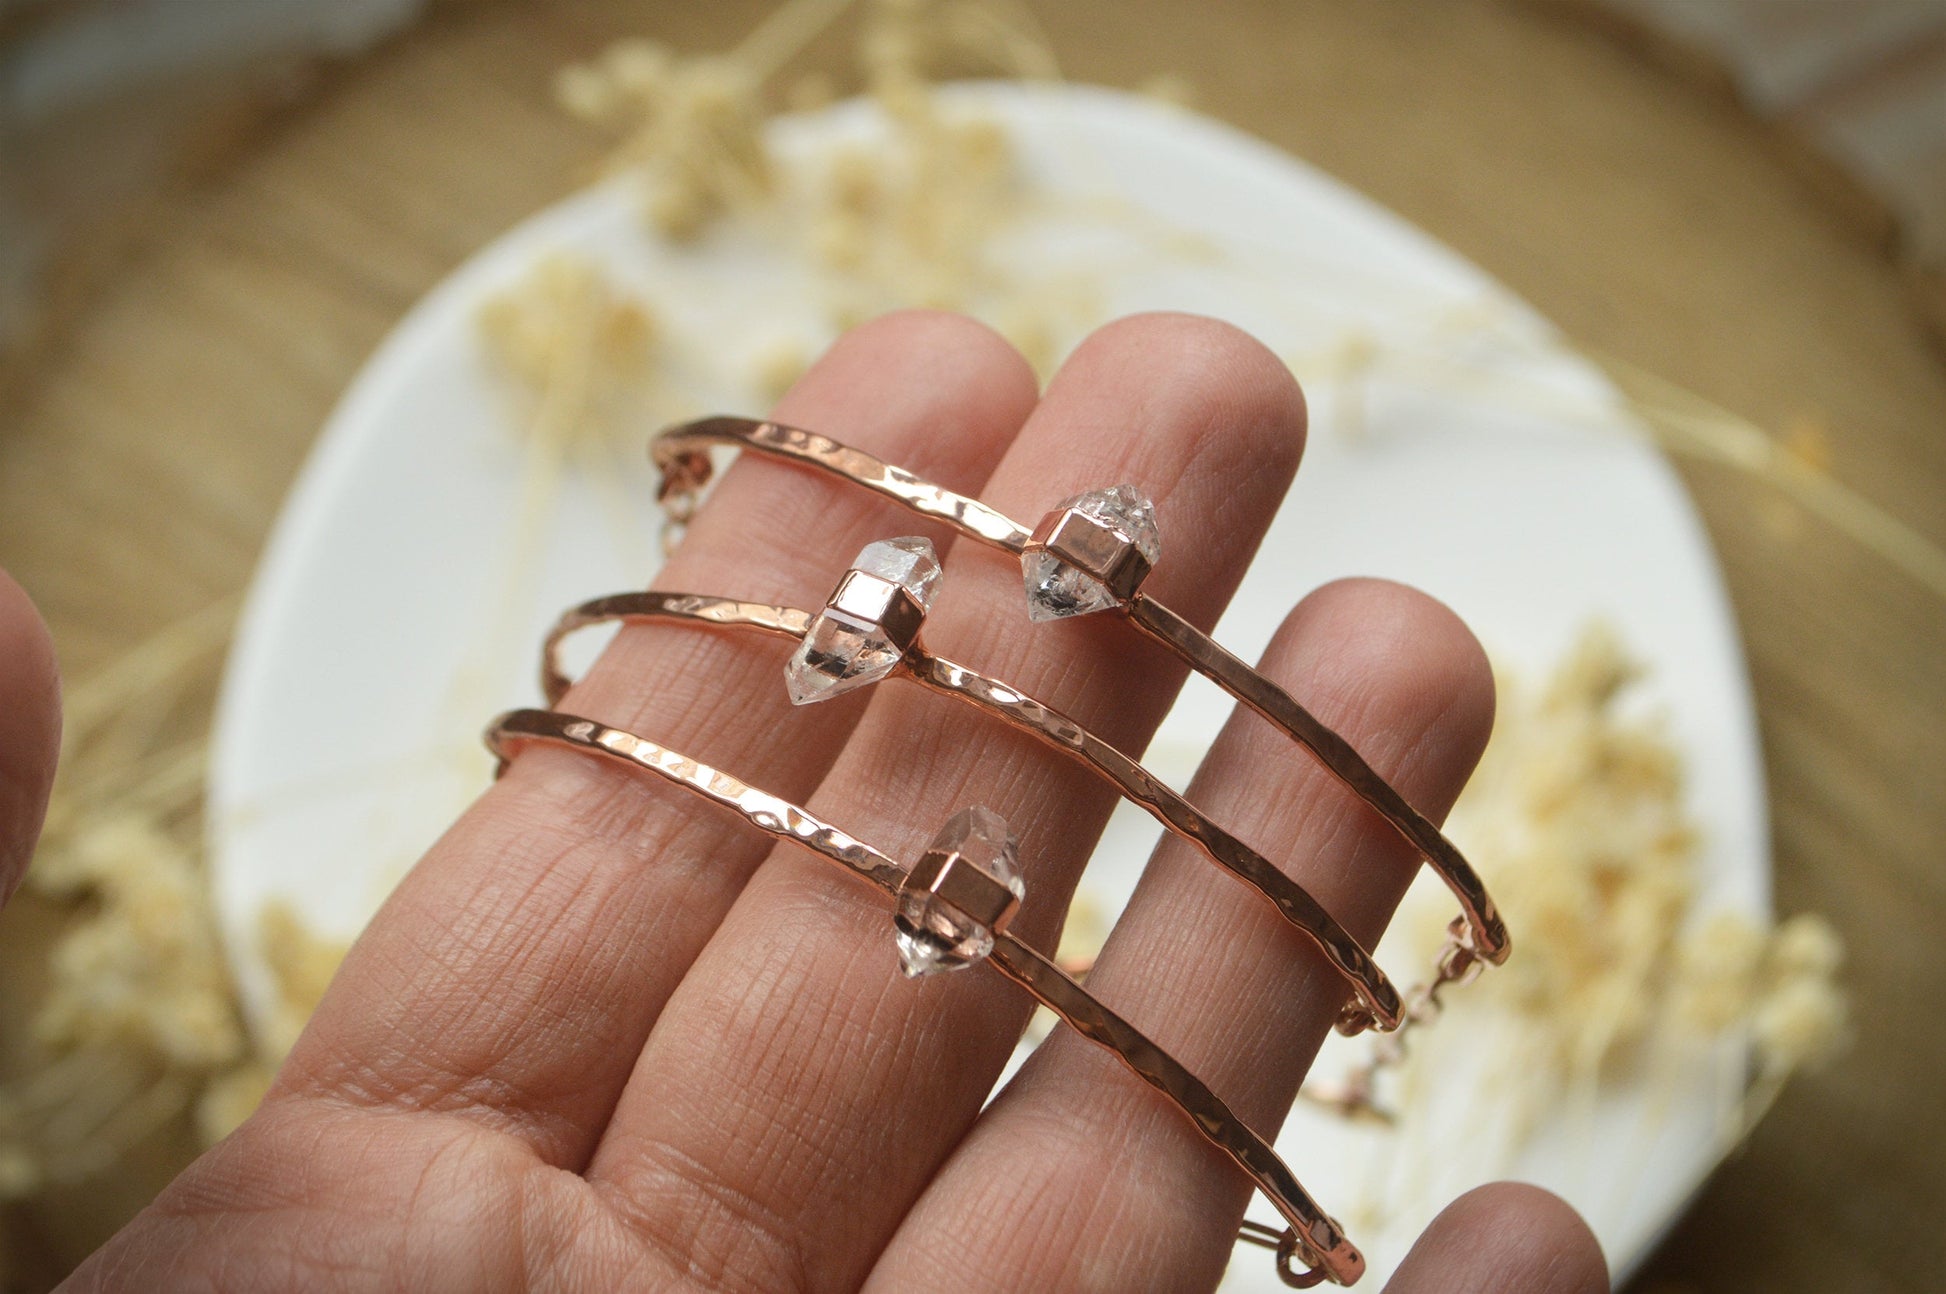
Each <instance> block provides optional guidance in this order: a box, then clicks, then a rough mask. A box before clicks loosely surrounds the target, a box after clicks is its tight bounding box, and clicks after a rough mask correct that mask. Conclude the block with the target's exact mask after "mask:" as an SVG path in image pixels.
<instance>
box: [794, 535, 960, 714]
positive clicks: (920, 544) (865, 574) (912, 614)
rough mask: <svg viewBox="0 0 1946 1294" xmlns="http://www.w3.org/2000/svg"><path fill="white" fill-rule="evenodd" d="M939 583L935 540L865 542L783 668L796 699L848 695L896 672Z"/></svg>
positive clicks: (803, 701)
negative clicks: (900, 659) (933, 542)
mask: <svg viewBox="0 0 1946 1294" xmlns="http://www.w3.org/2000/svg"><path fill="white" fill-rule="evenodd" d="M938 585H939V556H938V554H937V553H935V552H934V551H933V547H932V541H931V540H929V539H924V538H921V537H919V536H916V535H913V536H908V537H906V538H903V539H881V540H879V541H878V542H877V543H875V544H867V545H866V546H865V549H864V551H863V552H861V553H859V554H858V560H857V561H856V562H854V563H852V567H851V570H850V571H849V572H847V573H846V575H845V578H844V579H843V580H841V581H839V584H838V587H837V589H836V590H834V591H833V592H832V594H831V601H830V602H829V603H827V604H826V606H825V608H824V610H823V611H820V612H819V613H818V617H817V619H815V620H813V621H812V622H811V629H810V632H808V633H806V634H805V635H804V641H803V642H801V643H799V644H798V647H797V650H796V651H795V652H792V653H791V659H790V663H789V664H788V665H786V666H785V667H784V683H785V685H786V686H787V687H788V688H789V689H790V694H791V702H792V703H793V704H795V705H808V704H810V703H811V702H813V701H822V700H824V699H826V698H827V697H834V696H842V695H843V694H844V693H846V692H850V691H852V690H854V689H856V688H861V687H864V686H865V685H866V684H868V683H876V682H878V680H880V679H882V678H884V677H885V676H886V675H887V674H890V673H891V672H892V671H893V669H895V668H896V667H897V666H898V663H899V658H900V657H902V656H904V655H905V649H906V648H907V647H910V646H911V645H912V639H913V638H914V637H915V636H916V635H917V633H918V627H919V621H920V620H921V619H922V618H923V617H924V616H925V613H926V612H927V611H928V610H930V609H931V607H932V595H933V590H934V589H935V588H936V587H938Z"/></svg>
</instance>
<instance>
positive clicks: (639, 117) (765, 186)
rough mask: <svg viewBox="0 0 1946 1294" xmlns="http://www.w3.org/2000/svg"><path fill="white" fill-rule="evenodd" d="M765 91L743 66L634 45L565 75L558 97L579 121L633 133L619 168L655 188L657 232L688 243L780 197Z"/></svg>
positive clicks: (615, 48)
mask: <svg viewBox="0 0 1946 1294" xmlns="http://www.w3.org/2000/svg"><path fill="white" fill-rule="evenodd" d="M760 81H761V78H760V77H759V76H757V75H756V74H755V72H753V71H752V69H750V68H748V67H745V66H744V65H743V64H741V63H740V62H738V61H736V60H735V59H731V58H714V57H708V56H703V57H681V56H678V55H675V54H673V53H671V52H670V51H669V50H668V49H667V48H666V47H664V46H661V45H658V44H655V43H654V42H651V41H636V40H631V41H622V42H618V43H617V44H615V45H612V46H610V47H609V48H608V49H607V50H606V51H605V52H604V53H603V54H602V55H601V56H600V57H599V58H598V59H596V60H595V61H594V62H593V63H588V64H581V65H577V66H573V67H568V68H564V69H562V71H561V72H560V74H559V75H558V76H557V77H556V79H555V96H556V98H558V99H559V100H560V102H561V104H562V105H563V106H564V107H565V108H567V110H568V111H569V112H571V113H573V114H574V115H576V116H578V117H581V118H583V119H584V120H588V121H593V122H596V123H599V124H602V125H607V126H612V127H615V128H618V129H621V130H623V131H624V132H625V135H624V139H623V142H622V143H621V145H620V146H619V147H618V148H617V150H616V152H615V155H614V158H613V159H612V160H613V164H614V165H616V166H618V167H620V168H625V169H628V170H632V171H635V172H637V173H638V174H640V175H641V176H642V177H643V179H644V180H645V181H646V182H647V183H648V185H649V197H648V210H649V217H650V220H651V221H652V222H653V223H654V225H655V227H656V228H657V229H659V230H660V231H661V232H662V233H664V234H666V235H668V236H669V237H671V238H678V239H686V238H693V237H695V236H696V235H697V234H699V233H701V232H702V230H703V229H704V228H705V227H706V225H707V224H708V222H709V221H710V220H712V219H714V218H715V217H716V216H718V215H721V214H724V213H726V212H731V211H735V210H739V209H747V208H750V207H752V206H755V205H757V204H758V203H761V202H762V201H764V200H765V199H766V198H767V197H768V196H769V194H770V191H771V163H770V154H769V152H768V150H767V148H766V147H765V144H764V140H763V124H764V120H765V111H764V106H763V102H762V99H761V96H760V93H759V91H760Z"/></svg>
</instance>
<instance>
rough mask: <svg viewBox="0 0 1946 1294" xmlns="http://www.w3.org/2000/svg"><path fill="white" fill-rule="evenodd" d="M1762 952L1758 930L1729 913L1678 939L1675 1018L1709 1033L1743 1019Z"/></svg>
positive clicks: (1751, 1001) (1752, 997)
mask: <svg viewBox="0 0 1946 1294" xmlns="http://www.w3.org/2000/svg"><path fill="white" fill-rule="evenodd" d="M1764 954H1765V938H1764V932H1763V931H1762V930H1760V929H1758V928H1757V926H1756V925H1754V924H1753V923H1752V922H1751V921H1750V920H1749V919H1748V918H1745V917H1742V916H1738V915H1735V914H1733V913H1719V914H1718V915H1716V916H1714V917H1712V918H1710V920H1709V921H1707V922H1705V923H1704V924H1703V926H1702V927H1701V928H1700V929H1698V930H1696V931H1695V932H1694V933H1692V934H1691V935H1689V936H1688V937H1687V938H1685V939H1684V940H1683V942H1682V946H1681V949H1680V952H1679V954H1678V961H1677V974H1676V978H1677V990H1676V994H1675V1008H1676V1012H1677V1016H1678V1018H1680V1019H1681V1020H1682V1021H1683V1022H1684V1023H1686V1024H1688V1025H1690V1026H1692V1027H1694V1028H1697V1029H1704V1030H1708V1031H1711V1032H1714V1031H1717V1030H1720V1029H1725V1028H1728V1027H1729V1026H1730V1025H1732V1024H1734V1023H1735V1022H1737V1021H1738V1020H1742V1019H1745V1018H1747V1017H1748V1016H1749V1014H1750V1010H1751V1007H1752V1005H1753V1004H1754V1002H1755V1001H1756V993H1757V985H1756V980H1757V968H1758V967H1759V966H1760V965H1762V963H1763V960H1764Z"/></svg>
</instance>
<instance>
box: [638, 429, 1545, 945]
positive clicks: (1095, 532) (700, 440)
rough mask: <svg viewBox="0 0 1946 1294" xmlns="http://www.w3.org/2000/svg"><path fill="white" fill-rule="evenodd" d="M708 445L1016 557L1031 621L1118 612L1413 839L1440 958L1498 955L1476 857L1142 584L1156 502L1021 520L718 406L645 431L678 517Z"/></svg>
mask: <svg viewBox="0 0 1946 1294" xmlns="http://www.w3.org/2000/svg"><path fill="white" fill-rule="evenodd" d="M712 445H730V446H735V447H738V448H742V449H750V450H756V451H758V452H760V453H763V454H766V455H770V456H772V457H776V458H782V459H785V460H788V461H790V462H794V463H798V464H802V465H804V466H807V467H812V468H815V469H818V470H820V471H823V472H826V473H828V474H830V475H833V476H837V477H840V478H842V479H844V480H847V481H850V482H852V483H854V484H857V485H862V486H864V487H865V488H866V489H869V490H872V491H874V492H875V493H877V494H880V495H882V496H884V497H886V498H889V499H892V500H894V501H896V502H897V503H899V504H901V505H903V506H905V507H906V508H908V509H910V510H911V511H913V512H915V513H917V514H919V515H920V516H924V517H930V518H933V519H935V520H938V521H943V522H945V523H946V524H948V525H950V526H952V527H953V528H954V529H955V530H957V531H959V532H960V533H961V534H964V535H967V536H969V537H971V538H973V539H977V540H979V541H980V542H982V543H984V544H988V545H990V546H992V547H995V548H999V549H1001V550H1003V551H1005V552H1008V553H1011V554H1013V555H1014V556H1015V557H1017V558H1018V559H1019V560H1020V561H1021V564H1022V571H1023V574H1024V576H1025V579H1026V584H1027V597H1028V613H1029V615H1030V617H1032V618H1034V619H1052V618H1056V617H1061V616H1068V615H1082V614H1087V613H1090V612H1095V611H1105V610H1111V609H1112V610H1119V611H1120V612H1121V613H1122V614H1123V615H1124V616H1126V617H1127V619H1128V620H1129V621H1130V622H1131V623H1133V624H1134V625H1135V627H1136V628H1137V629H1139V630H1141V631H1142V632H1143V633H1145V634H1147V635H1148V636H1149V637H1151V638H1153V639H1155V640H1156V641H1157V642H1159V643H1161V644H1162V645H1163V646H1165V647H1167V648H1168V649H1169V650H1170V651H1172V652H1174V653H1175V654H1176V655H1177V656H1178V657H1179V658H1181V659H1182V660H1183V661H1184V662H1185V663H1186V664H1187V665H1188V666H1189V667H1190V668H1191V669H1194V670H1196V671H1197V672H1198V673H1200V674H1202V675H1204V676H1205V677H1207V678H1209V679H1210V680H1211V681H1213V682H1215V683H1216V684H1217V685H1218V686H1219V687H1221V688H1222V689H1223V690H1224V691H1226V692H1228V693H1229V694H1230V695H1231V696H1232V697H1234V698H1236V699H1237V700H1238V701H1240V702H1242V703H1243V704H1244V705H1246V706H1248V707H1250V708H1251V709H1252V710H1255V711H1256V712H1257V713H1258V714H1260V715H1262V716H1263V717H1264V718H1265V719H1267V720H1269V721H1270V722H1271V723H1273V724H1275V725H1276V726H1277V727H1279V728H1281V729H1282V730H1283V731H1284V732H1285V733H1287V734H1288V735H1289V736H1290V737H1291V738H1292V739H1293V740H1295V741H1296V742H1297V743H1298V744H1299V745H1301V746H1303V747H1304V748H1305V749H1307V750H1309V751H1310V752H1311V753H1312V754H1313V755H1315V756H1316V757H1317V758H1318V760H1319V761H1320V762H1321V763H1323V765H1324V766H1325V767H1326V768H1327V769H1329V770H1330V771H1331V773H1332V774H1333V775H1334V776H1336V777H1337V778H1338V779H1339V780H1340V781H1341V782H1343V783H1344V784H1345V785H1346V786H1347V787H1349V788H1350V789H1351V790H1352V791H1353V792H1355V793H1356V794H1357V795H1358V796H1359V797H1360V798H1361V799H1363V800H1364V801H1365V803H1366V804H1368V805H1370V806H1371V807H1372V808H1373V809H1374V810H1375V811H1377V812H1378V813H1379V814H1380V816H1382V817H1383V818H1384V819H1385V820H1386V821H1387V822H1389V823H1390V824H1391V825H1392V827H1393V828H1394V829H1395V830H1397V831H1398V832H1399V834H1400V835H1402V836H1404V837H1405V838H1406V839H1407V840H1408V841H1410V842H1411V843H1412V845H1413V846H1414V847H1415V848H1416V849H1418V850H1419V852H1420V853H1421V854H1422V855H1423V856H1424V858H1425V859H1426V861H1427V862H1428V863H1429V864H1430V865H1431V867H1432V869H1433V870H1434V872H1436V873H1437V874H1438V875H1439V877H1440V879H1441V880H1443V881H1444V882H1445V883H1446V886H1447V888H1448V889H1450V890H1451V891H1452V892H1453V894H1454V896H1455V897H1456V898H1457V899H1458V900H1459V903H1460V910H1461V915H1460V918H1459V919H1458V920H1456V921H1455V922H1454V923H1453V931H1452V945H1453V946H1452V948H1451V949H1449V953H1448V955H1447V956H1446V958H1444V960H1445V961H1452V960H1453V959H1454V958H1453V954H1455V953H1457V954H1458V960H1459V961H1463V962H1467V963H1470V962H1472V961H1473V960H1475V959H1477V960H1481V961H1486V962H1490V963H1493V964H1496V965H1497V964H1499V963H1501V962H1503V961H1505V960H1506V958H1507V953H1508V950H1509V941H1508V935H1507V928H1506V924H1505V923H1504V922H1503V921H1502V920H1501V918H1500V914H1499V912H1498V910H1497V909H1496V908H1495V907H1494V903H1493V899H1492V898H1491V897H1490V896H1489V895H1488V894H1487V891H1486V887H1485V885H1483V884H1482V883H1481V881H1480V878H1479V876H1478V874H1477V873H1475V872H1474V870H1473V867H1472V865H1471V864H1469V863H1468V862H1467V861H1466V858H1465V857H1464V856H1463V855H1462V854H1461V853H1460V851H1459V850H1458V849H1457V848H1455V847H1454V845H1453V843H1452V842H1451V841H1449V840H1448V839H1447V838H1446V837H1445V835H1444V834H1443V833H1442V832H1441V831H1440V830H1439V828H1438V827H1436V826H1434V825H1433V823H1432V822H1431V821H1430V820H1429V819H1428V818H1426V816H1425V815H1424V814H1421V813H1420V812H1419V811H1418V810H1416V809H1414V808H1413V807H1412V806H1411V805H1410V804H1408V803H1407V802H1406V800H1405V797H1403V796H1402V795H1400V794H1399V793H1398V791H1397V790H1395V789H1394V788H1393V787H1392V785H1391V784H1390V783H1388V782H1387V781H1386V780H1385V779H1384V778H1383V777H1381V776H1380V775H1379V774H1378V772H1377V771H1376V770H1374V769H1373V768H1372V766H1371V765H1370V764H1369V763H1367V762H1366V761H1365V758H1364V757H1363V756H1362V755H1360V754H1359V753H1358V751H1357V750H1356V749H1355V748H1353V747H1352V745H1351V743H1349V742H1347V741H1346V740H1345V739H1344V738H1343V737H1340V736H1339V735H1338V734H1337V733H1335V732H1333V731H1332V730H1331V729H1330V728H1328V727H1326V726H1325V725H1324V724H1323V723H1321V722H1319V720H1318V719H1317V718H1316V717H1315V716H1313V715H1312V714H1311V713H1310V712H1309V711H1307V710H1306V709H1305V708H1304V707H1303V706H1301V705H1299V704H1298V702H1297V701H1296V700H1295V699H1294V698H1293V697H1292V696H1291V695H1290V694H1289V693H1288V692H1286V691H1284V690H1283V689H1282V688H1280V687H1278V686H1277V685H1276V684H1275V683H1272V682H1271V681H1270V680H1269V679H1267V678H1265V677H1264V676H1263V675H1261V674H1259V673H1258V672H1257V671H1256V670H1254V669H1252V668H1251V667H1250V666H1249V665H1247V664H1245V663H1244V662H1243V661H1242V660H1241V659H1239V658H1238V657H1236V656H1233V655H1231V654H1230V653H1229V652H1227V651H1225V650H1224V649H1223V648H1222V647H1221V646H1219V645H1218V644H1217V643H1216V642H1214V641H1213V640H1212V639H1211V638H1210V637H1209V636H1208V635H1207V634H1204V633H1203V632H1202V631H1201V630H1199V629H1197V628H1196V627H1195V626H1194V625H1192V624H1191V623H1189V621H1187V620H1185V619H1183V618H1182V617H1181V616H1179V615H1177V614H1176V613H1175V612H1173V611H1171V610H1169V609H1168V608H1167V607H1165V606H1163V605H1162V604H1161V603H1159V602H1157V601H1156V600H1155V599H1154V598H1151V597H1149V596H1148V595H1147V594H1145V593H1143V592H1142V589H1141V584H1142V580H1143V578H1144V577H1145V576H1146V575H1147V574H1148V573H1149V570H1150V568H1151V567H1153V566H1154V564H1155V562H1156V560H1157V559H1158V557H1159V555H1160V545H1159V542H1158V535H1157V531H1156V527H1155V516H1154V509H1153V507H1152V505H1151V504H1150V502H1149V500H1148V498H1147V497H1146V496H1145V495H1143V494H1142V493H1141V491H1139V490H1137V489H1135V488H1134V487H1132V486H1117V487H1115V488H1114V489H1110V490H1096V491H1091V492H1090V493H1087V494H1083V495H1078V496H1076V497H1075V498H1073V499H1070V500H1068V501H1066V502H1064V503H1063V504H1061V505H1060V506H1059V507H1057V508H1055V509H1054V510H1053V511H1052V512H1050V513H1049V514H1048V515H1047V516H1046V517H1045V518H1044V519H1043V520H1042V521H1041V523H1040V524H1039V525H1038V526H1036V527H1034V528H1032V529H1030V528H1028V527H1026V526H1023V525H1021V524H1020V523H1019V522H1017V521H1014V520H1013V519H1012V518H1010V517H1007V516H1005V515H1004V514H1002V513H1000V512H998V511H996V510H994V509H993V508H990V507H988V506H987V505H986V504H983V503H981V502H979V501H978V500H977V499H969V498H967V497H965V496H964V495H960V494H955V493H954V492H952V491H951V490H947V489H944V488H942V487H941V486H938V485H934V484H933V483H932V482H930V481H927V480H925V479H923V478H921V477H919V476H915V475H914V474H913V473H911V472H908V471H906V470H905V469H903V468H900V467H895V466H893V465H891V464H889V463H885V462H881V461H880V460H879V459H877V458H874V457H872V456H871V455H870V454H866V453H863V452H862V451H859V450H856V449H851V448H849V447H847V446H845V445H842V444H839V443H838V442H837V441H834V440H831V439H829V438H828V437H825V436H821V435H819V434H817V433H816V432H810V431H803V430H800V429H797V428H794V427H786V426H783V425H781V424H779V423H774V422H761V421H758V420H755V419H750V418H736V417H715V418H703V419H699V420H697V421H695V422H689V423H683V424H680V425H677V426H674V427H670V428H668V429H667V430H665V431H663V432H662V433H660V434H659V435H657V436H656V437H655V439H654V440H653V441H652V442H651V445H650V454H651V456H652V457H653V459H654V461H655V464H656V467H657V468H658V469H659V470H660V472H661V474H662V483H661V494H660V497H661V498H662V500H663V502H664V504H665V505H666V506H667V507H668V508H669V509H670V515H671V517H672V518H674V519H675V520H677V521H679V522H680V521H682V520H685V519H686V518H687V516H688V514H689V512H690V511H691V510H692V509H693V506H694V501H695V498H696V495H697V493H698V492H699V491H700V490H701V489H702V487H703V486H705V485H706V484H708V482H709V479H710V477H711V475H712V473H713V470H714V465H713V464H712V462H711V459H710V455H709V448H710V446H712Z"/></svg>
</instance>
